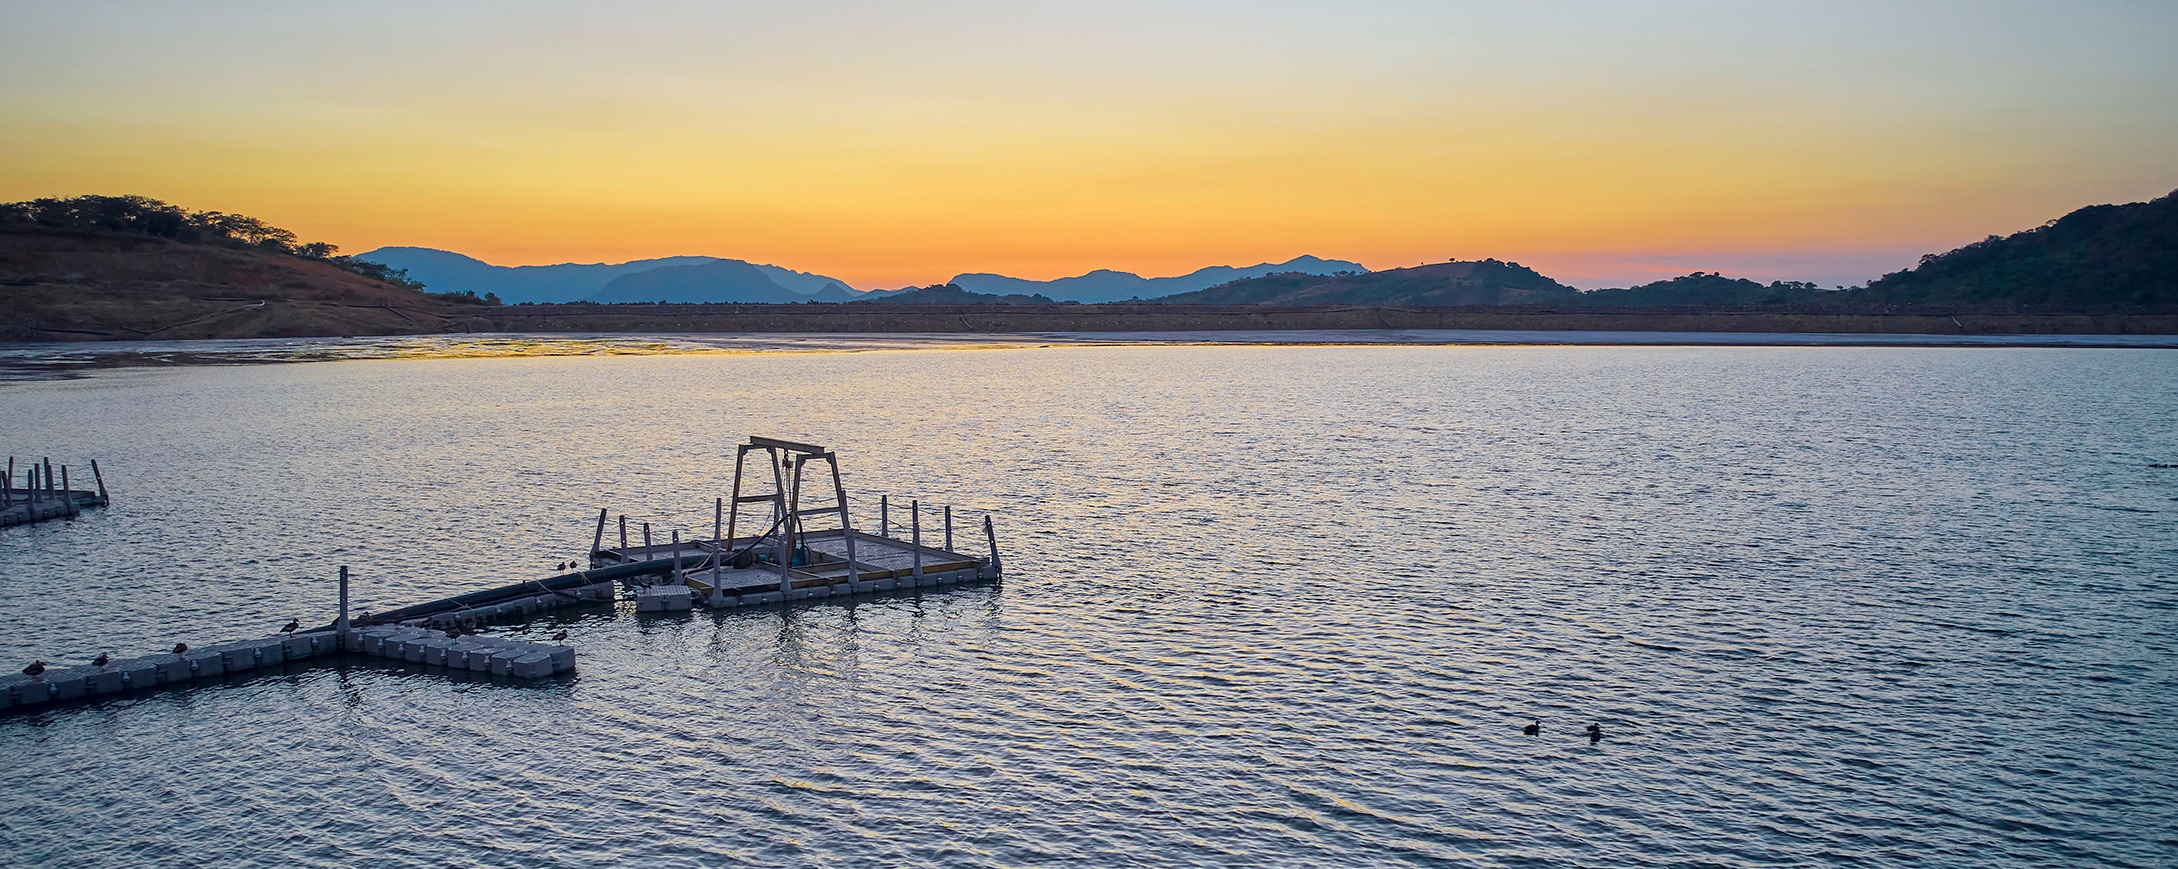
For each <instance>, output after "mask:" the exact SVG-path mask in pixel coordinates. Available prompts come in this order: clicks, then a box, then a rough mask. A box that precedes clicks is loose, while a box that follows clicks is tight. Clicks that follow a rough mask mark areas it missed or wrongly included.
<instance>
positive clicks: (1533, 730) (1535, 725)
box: [1520, 721, 1543, 736]
mask: <svg viewBox="0 0 2178 869" xmlns="http://www.w3.org/2000/svg"><path fill="white" fill-rule="evenodd" d="M1520 732H1521V733H1525V734H1527V735H1529V736H1534V735H1535V734H1538V733H1541V732H1543V722H1540V721H1536V722H1532V723H1530V724H1529V725H1528V726H1526V727H1523V728H1520Z"/></svg>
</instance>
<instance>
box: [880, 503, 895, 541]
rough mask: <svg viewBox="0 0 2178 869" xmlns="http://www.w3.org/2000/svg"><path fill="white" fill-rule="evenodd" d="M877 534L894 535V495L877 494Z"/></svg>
mask: <svg viewBox="0 0 2178 869" xmlns="http://www.w3.org/2000/svg"><path fill="white" fill-rule="evenodd" d="M877 536H879V537H891V536H892V496H891V495H879V496H877Z"/></svg>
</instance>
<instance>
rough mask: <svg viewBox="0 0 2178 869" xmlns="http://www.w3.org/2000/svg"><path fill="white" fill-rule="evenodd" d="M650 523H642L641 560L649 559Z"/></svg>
mask: <svg viewBox="0 0 2178 869" xmlns="http://www.w3.org/2000/svg"><path fill="white" fill-rule="evenodd" d="M650 554H651V553H650V523H648V522H645V523H643V560H644V561H649V560H650Z"/></svg>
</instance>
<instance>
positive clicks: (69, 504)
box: [61, 465, 76, 516]
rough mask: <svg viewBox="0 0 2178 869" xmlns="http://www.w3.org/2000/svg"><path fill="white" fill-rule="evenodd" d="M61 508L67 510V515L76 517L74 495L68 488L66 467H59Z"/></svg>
mask: <svg viewBox="0 0 2178 869" xmlns="http://www.w3.org/2000/svg"><path fill="white" fill-rule="evenodd" d="M61 501H62V504H61V506H63V507H66V508H68V515H70V516H74V515H76V493H75V492H74V491H73V490H71V489H69V488H68V466H67V465H62V466H61Z"/></svg>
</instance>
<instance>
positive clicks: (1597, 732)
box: [1588, 724, 1603, 745]
mask: <svg viewBox="0 0 2178 869" xmlns="http://www.w3.org/2000/svg"><path fill="white" fill-rule="evenodd" d="M1602 738H1603V725H1601V724H1590V725H1588V744H1589V745H1594V744H1596V741H1597V740H1600V739H1602Z"/></svg>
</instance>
